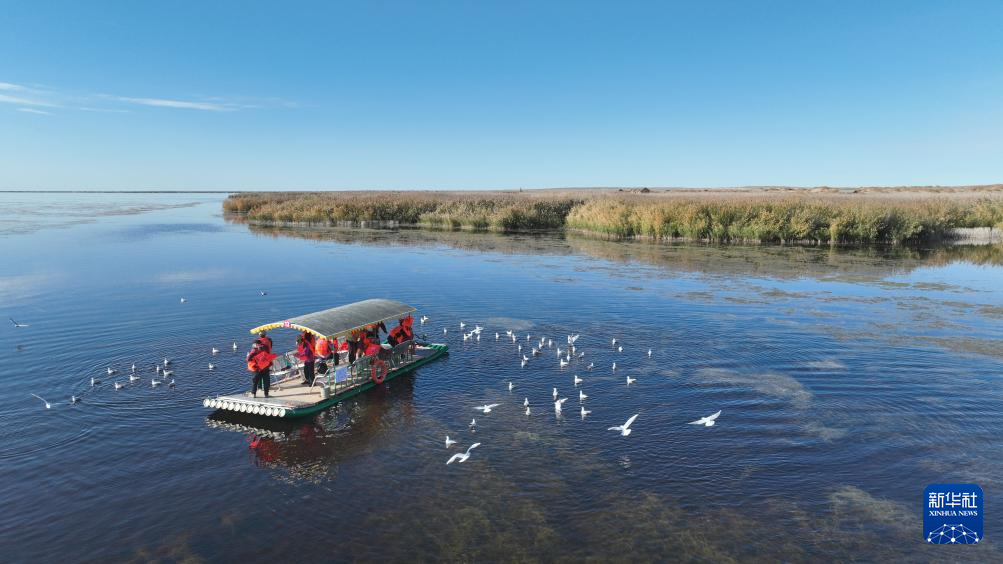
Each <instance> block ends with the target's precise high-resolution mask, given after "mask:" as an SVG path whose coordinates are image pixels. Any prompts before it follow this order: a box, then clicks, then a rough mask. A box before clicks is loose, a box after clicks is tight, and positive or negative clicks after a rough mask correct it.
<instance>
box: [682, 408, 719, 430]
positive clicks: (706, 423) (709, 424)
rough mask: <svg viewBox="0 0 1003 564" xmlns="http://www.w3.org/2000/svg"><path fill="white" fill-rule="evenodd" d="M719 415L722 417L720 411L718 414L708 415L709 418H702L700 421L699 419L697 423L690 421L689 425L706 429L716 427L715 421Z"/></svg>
mask: <svg viewBox="0 0 1003 564" xmlns="http://www.w3.org/2000/svg"><path fill="white" fill-rule="evenodd" d="M719 415H721V411H720V410H719V411H718V412H717V413H715V414H714V415H708V416H707V417H701V418H700V419H697V420H696V421H690V423H689V424H690V425H703V426H705V427H713V426H714V420H715V419H717V418H718V416H719Z"/></svg>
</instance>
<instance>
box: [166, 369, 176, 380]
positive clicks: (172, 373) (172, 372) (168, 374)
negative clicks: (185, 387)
mask: <svg viewBox="0 0 1003 564" xmlns="http://www.w3.org/2000/svg"><path fill="white" fill-rule="evenodd" d="M168 376H174V371H173V370H164V378H167V377H168Z"/></svg>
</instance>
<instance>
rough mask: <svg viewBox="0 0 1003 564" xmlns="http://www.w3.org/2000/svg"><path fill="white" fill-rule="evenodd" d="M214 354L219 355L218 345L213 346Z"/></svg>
mask: <svg viewBox="0 0 1003 564" xmlns="http://www.w3.org/2000/svg"><path fill="white" fill-rule="evenodd" d="M212 354H213V355H217V354H219V349H217V348H216V347H213V348H212Z"/></svg>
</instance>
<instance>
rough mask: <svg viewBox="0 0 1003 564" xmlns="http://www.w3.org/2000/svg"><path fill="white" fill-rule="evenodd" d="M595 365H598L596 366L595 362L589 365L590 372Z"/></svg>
mask: <svg viewBox="0 0 1003 564" xmlns="http://www.w3.org/2000/svg"><path fill="white" fill-rule="evenodd" d="M595 365H596V364H595V363H594V362H590V363H589V370H592V367H593V366H595Z"/></svg>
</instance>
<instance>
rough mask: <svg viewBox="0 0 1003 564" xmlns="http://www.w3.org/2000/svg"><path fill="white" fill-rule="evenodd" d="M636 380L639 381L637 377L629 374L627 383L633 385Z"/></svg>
mask: <svg viewBox="0 0 1003 564" xmlns="http://www.w3.org/2000/svg"><path fill="white" fill-rule="evenodd" d="M634 382H637V378H631V377H630V376H627V385H628V386H629V385H631V384H633V383H634Z"/></svg>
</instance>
